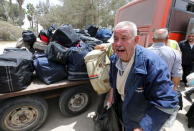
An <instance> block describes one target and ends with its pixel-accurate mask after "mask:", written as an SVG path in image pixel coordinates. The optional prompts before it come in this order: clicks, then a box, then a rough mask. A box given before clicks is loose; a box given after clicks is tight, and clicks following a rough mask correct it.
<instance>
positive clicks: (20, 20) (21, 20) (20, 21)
mask: <svg viewBox="0 0 194 131" xmlns="http://www.w3.org/2000/svg"><path fill="white" fill-rule="evenodd" d="M17 2H18V5H19V21H18V23H19V25H20V26H21V25H23V24H24V23H23V20H24V17H25V15H24V11H23V9H22V5H23V3H24V0H17Z"/></svg>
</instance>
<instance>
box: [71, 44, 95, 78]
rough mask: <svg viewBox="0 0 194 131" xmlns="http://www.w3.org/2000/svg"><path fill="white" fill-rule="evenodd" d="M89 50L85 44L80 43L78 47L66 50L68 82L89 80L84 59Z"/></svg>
mask: <svg viewBox="0 0 194 131" xmlns="http://www.w3.org/2000/svg"><path fill="white" fill-rule="evenodd" d="M91 50H92V49H91V48H90V47H89V46H88V45H86V44H85V43H81V45H80V47H71V48H69V49H68V63H67V67H68V68H67V71H68V77H67V78H68V80H86V79H89V78H88V73H87V69H86V65H85V62H84V57H85V56H86V54H87V53H88V52H90V51H91Z"/></svg>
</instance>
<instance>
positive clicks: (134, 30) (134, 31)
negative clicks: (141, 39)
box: [115, 21, 137, 37]
mask: <svg viewBox="0 0 194 131" xmlns="http://www.w3.org/2000/svg"><path fill="white" fill-rule="evenodd" d="M125 26H128V27H129V28H130V29H131V35H132V36H131V37H134V36H137V26H136V24H135V23H133V22H131V21H122V22H119V23H118V24H117V25H116V26H115V29H116V28H122V27H125Z"/></svg>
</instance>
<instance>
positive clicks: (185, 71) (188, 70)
mask: <svg viewBox="0 0 194 131" xmlns="http://www.w3.org/2000/svg"><path fill="white" fill-rule="evenodd" d="M191 72H192V65H189V66H188V65H183V82H184V83H185V84H186V83H187V79H186V77H187V76H188V75H189V74H190V73H191Z"/></svg>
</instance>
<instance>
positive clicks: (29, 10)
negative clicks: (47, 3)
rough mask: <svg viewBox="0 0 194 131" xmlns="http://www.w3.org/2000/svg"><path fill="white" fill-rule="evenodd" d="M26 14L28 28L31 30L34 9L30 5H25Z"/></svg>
mask: <svg viewBox="0 0 194 131" xmlns="http://www.w3.org/2000/svg"><path fill="white" fill-rule="evenodd" d="M26 14H27V18H28V20H29V21H30V28H32V29H33V27H34V15H35V8H34V6H33V4H31V3H29V4H27V11H26Z"/></svg>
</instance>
